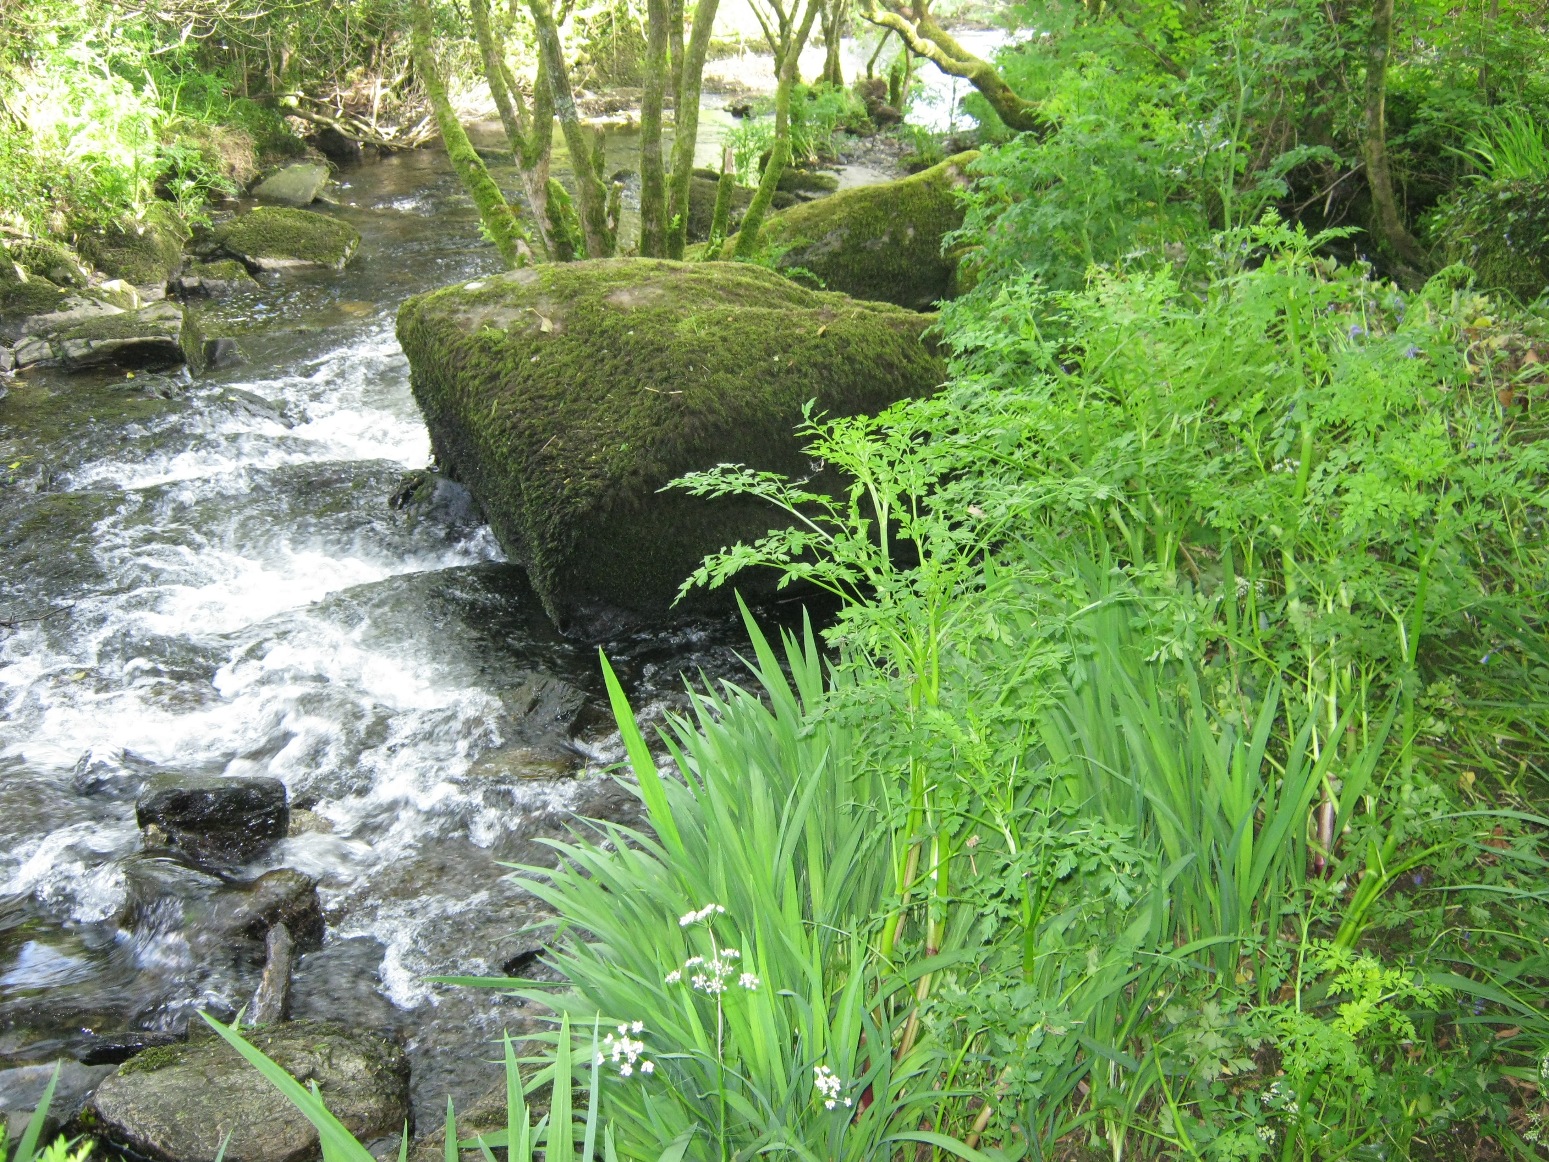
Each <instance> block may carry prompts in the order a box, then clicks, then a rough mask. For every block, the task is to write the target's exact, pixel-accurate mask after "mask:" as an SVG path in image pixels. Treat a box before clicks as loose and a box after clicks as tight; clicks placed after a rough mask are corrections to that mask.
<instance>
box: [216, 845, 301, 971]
mask: <svg viewBox="0 0 1549 1162" xmlns="http://www.w3.org/2000/svg"><path fill="white" fill-rule="evenodd" d="M287 830H288V825H287ZM277 924H283V925H285V927H286V928H288V929H289V930H290V934H291V936H292V937H294V939H295V941H296V945H297V947H298V948H300V949H301V950H302V951H307V950H309V949H313V948H321V947H322V946H323V929H324V923H323V905H322V903H321V901H319V899H318V896H317V880H315V879H313V878H312V877H311V876H309V875H307V874H305V873H304V872H299V871H296V870H295V869H294V868H288V867H282V868H277V869H276V870H274V871H271V872H265V873H264V874H263V875H261V876H259V877H258V878H257V879H256V880H254V881H253V882H252V883H251V884H248V885H247V886H245V887H241V888H235V889H232V890H229V891H226V892H223V893H221V894H220V895H219V896H218V897H217V898H216V900H215V904H214V908H213V909H212V913H211V921H210V927H211V928H212V929H213V930H214V931H215V932H217V933H218V934H220V935H221V936H223V937H225V938H227V939H238V938H245V939H249V940H262V939H263V938H264V936H265V935H267V933H268V932H269V929H271V928H273V927H274V926H275V925H277Z"/></svg>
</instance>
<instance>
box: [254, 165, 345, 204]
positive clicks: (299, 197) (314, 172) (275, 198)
mask: <svg viewBox="0 0 1549 1162" xmlns="http://www.w3.org/2000/svg"><path fill="white" fill-rule="evenodd" d="M327 184H328V167H327V166H326V165H323V164H321V163H319V162H315V161H298V162H295V163H294V164H292V165H287V166H285V167H284V168H283V169H278V170H276V171H275V172H274V173H272V174H270V175H269V176H268V177H266V178H264V180H263V181H261V182H259V183H258V184H257V185H256V186H254V187H253V197H255V198H257V199H258V200H259V201H260V202H272V203H274V204H275V205H278V206H296V207H300V206H310V205H311V204H312V203H313V202H315V201H317V195H318V194H320V193H322V192H323V187H324V186H326V185H327Z"/></svg>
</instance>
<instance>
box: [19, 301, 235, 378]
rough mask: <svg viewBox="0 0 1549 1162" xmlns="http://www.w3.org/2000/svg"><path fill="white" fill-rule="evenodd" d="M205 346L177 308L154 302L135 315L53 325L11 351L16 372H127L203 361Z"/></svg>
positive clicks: (118, 314)
mask: <svg viewBox="0 0 1549 1162" xmlns="http://www.w3.org/2000/svg"><path fill="white" fill-rule="evenodd" d="M203 351H204V344H203V341H202V339H201V338H200V336H199V334H198V331H197V329H196V328H195V327H194V325H193V323H192V321H191V320H190V319H189V318H188V317H187V316H186V315H185V314H184V313H183V308H181V307H179V306H178V305H177V304H176V303H167V302H162V303H153V304H151V305H150V306H148V307H143V308H141V309H140V310H137V311H115V312H113V313H111V314H103V315H100V316H97V317H93V318H87V319H85V320H83V321H80V322H73V323H69V324H67V325H63V326H52V327H50V329H49V331H48V333H47V334H45V335H40V336H35V337H29V338H27V339H25V340H23V341H22V342H21V343H19V344H18V345H17V347H16V361H17V364H18V365H19V366H21V367H29V366H60V367H63V368H64V369H65V370H66V371H88V370H92V369H95V368H101V367H121V368H127V369H130V370H136V371H138V370H142V369H154V368H160V367H175V366H177V365H178V364H180V363H191V364H193V365H194V366H195V367H198V366H199V365H200V364H201V363H202V362H203V358H204V356H203Z"/></svg>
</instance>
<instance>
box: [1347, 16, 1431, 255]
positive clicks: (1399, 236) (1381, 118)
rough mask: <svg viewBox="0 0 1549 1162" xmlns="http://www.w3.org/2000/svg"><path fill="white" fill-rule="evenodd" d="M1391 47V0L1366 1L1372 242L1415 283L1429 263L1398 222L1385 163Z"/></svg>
mask: <svg viewBox="0 0 1549 1162" xmlns="http://www.w3.org/2000/svg"><path fill="white" fill-rule="evenodd" d="M1392 47H1393V0H1372V26H1371V40H1370V42H1369V43H1368V44H1367V48H1366V118H1365V120H1366V125H1365V129H1366V133H1365V138H1364V140H1363V141H1362V142H1361V152H1362V154H1363V155H1364V159H1365V161H1366V184H1367V187H1368V188H1369V189H1370V190H1371V196H1372V212H1373V216H1374V218H1375V219H1376V222H1375V224H1376V227H1377V236H1378V241H1379V242H1380V243H1382V244H1383V246H1384V247H1385V248H1386V249H1387V250H1388V252H1389V254H1390V255H1391V257H1392V258H1393V259H1394V260H1395V262H1396V264H1397V269H1396V270H1395V274H1396V275H1397V277H1398V279H1399V281H1400V282H1405V283H1415V282H1418V281H1420V280H1421V279H1422V278H1423V277H1424V272H1425V271H1426V269H1427V268H1428V267H1429V266H1430V260H1429V259H1428V258H1427V257H1426V253H1425V250H1424V248H1422V247H1421V245H1420V243H1419V242H1418V241H1416V240H1415V236H1414V235H1413V234H1411V233H1410V232H1409V229H1408V227H1406V226H1405V225H1404V219H1403V217H1402V215H1400V214H1399V211H1398V199H1397V198H1396V197H1395V196H1394V193H1393V171H1392V169H1391V168H1390V166H1389V164H1388V117H1387V95H1388V58H1389V56H1390V55H1391V53H1392Z"/></svg>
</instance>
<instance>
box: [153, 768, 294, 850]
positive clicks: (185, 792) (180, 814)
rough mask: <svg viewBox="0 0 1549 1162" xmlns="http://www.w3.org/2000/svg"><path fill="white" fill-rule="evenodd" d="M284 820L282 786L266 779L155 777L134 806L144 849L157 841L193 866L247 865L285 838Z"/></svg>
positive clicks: (286, 811)
mask: <svg viewBox="0 0 1549 1162" xmlns="http://www.w3.org/2000/svg"><path fill="white" fill-rule="evenodd" d="M289 816H290V809H289V807H288V806H287V804H286V799H285V784H284V783H282V782H280V780H278V779H270V778H228V777H224V776H214V777H203V778H190V777H184V776H167V775H163V776H157V777H156V778H154V779H152V780H151V783H150V785H149V786H148V787H147V788H146V790H145V792H144V793H143V794H142V795H141V796H140V798H139V801H138V802H137V803H136V804H135V817H136V819H137V821H138V822H139V825H140V830H141V831H142V832H143V833H145V836H146V842H147V845H148V846H150V845H152V840H153V839H159V840H160V841H161V842H164V843H166V844H169V845H171V846H172V847H175V848H177V849H179V850H180V851H182V852H184V853H185V854H186V855H188V856H189V857H190V858H192V859H193V860H195V861H196V862H198V863H213V864H222V863H245V862H247V861H248V860H250V859H252V858H253V857H254V856H257V855H259V854H260V853H262V852H263V851H264V850H265V849H266V848H268V847H269V845H270V844H272V843H273V842H274V841H275V840H277V839H283V838H284V836H285V832H286V829H287V827H288V825H289V822H290V818H289ZM152 828H155V829H156V831H157V832H158V833H159V835H153V834H152V832H151V829H152Z"/></svg>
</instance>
